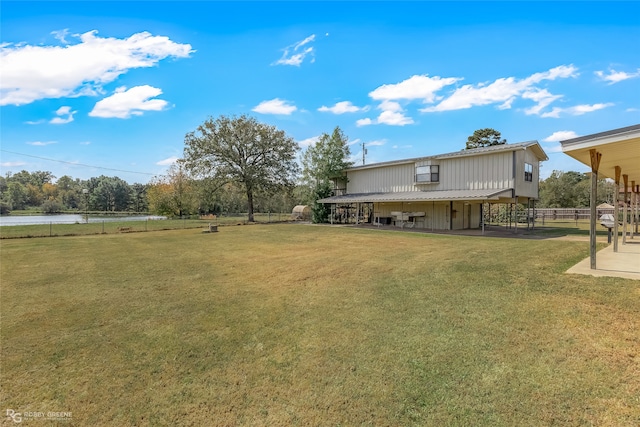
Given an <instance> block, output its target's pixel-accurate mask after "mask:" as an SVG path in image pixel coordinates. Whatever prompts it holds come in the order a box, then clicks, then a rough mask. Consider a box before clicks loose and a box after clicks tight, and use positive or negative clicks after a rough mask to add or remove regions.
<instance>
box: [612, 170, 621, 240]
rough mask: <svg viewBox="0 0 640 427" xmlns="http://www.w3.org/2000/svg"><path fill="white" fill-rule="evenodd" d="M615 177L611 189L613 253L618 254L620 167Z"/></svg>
mask: <svg viewBox="0 0 640 427" xmlns="http://www.w3.org/2000/svg"><path fill="white" fill-rule="evenodd" d="M615 171H616V176H615V179H614V184H615V185H614V189H613V219H614V221H613V252H618V218H619V216H620V206H619V205H620V203H618V197H620V173H621V172H622V169H621V168H620V166H616V168H615Z"/></svg>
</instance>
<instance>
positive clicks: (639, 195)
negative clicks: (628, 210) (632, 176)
mask: <svg viewBox="0 0 640 427" xmlns="http://www.w3.org/2000/svg"><path fill="white" fill-rule="evenodd" d="M634 191H635V194H636V234H638V222H640V217H639V216H638V215H639V214H640V185H636V188H635V190H634Z"/></svg>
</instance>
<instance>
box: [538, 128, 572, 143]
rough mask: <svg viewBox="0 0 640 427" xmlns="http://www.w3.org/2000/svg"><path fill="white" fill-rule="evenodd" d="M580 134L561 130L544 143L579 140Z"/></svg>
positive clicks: (547, 138)
mask: <svg viewBox="0 0 640 427" xmlns="http://www.w3.org/2000/svg"><path fill="white" fill-rule="evenodd" d="M577 137H578V134H577V133H575V132H574V131H572V130H559V131H557V132H554V133H552V134H551V135H549V136H548V137H546V138H545V139H543V140H542V141H544V142H559V141H565V140H567V139H573V138H577Z"/></svg>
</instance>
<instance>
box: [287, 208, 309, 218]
mask: <svg viewBox="0 0 640 427" xmlns="http://www.w3.org/2000/svg"><path fill="white" fill-rule="evenodd" d="M291 219H293V220H294V221H310V220H311V206H308V205H296V206H294V207H293V211H291Z"/></svg>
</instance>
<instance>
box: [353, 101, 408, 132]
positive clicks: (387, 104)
mask: <svg viewBox="0 0 640 427" xmlns="http://www.w3.org/2000/svg"><path fill="white" fill-rule="evenodd" d="M378 109H379V110H382V113H380V115H379V116H378V117H377V118H376V119H375V120H371V119H369V118H366V119H361V120H358V121H356V125H357V126H367V125H372V124H379V125H389V126H404V125H410V124H412V123H414V121H413V119H412V118H411V117H408V116H406V115H405V114H404V109H403V108H402V106H401V105H400V103H398V102H396V101H389V100H384V101H382V102H381V103H380V105H379V106H378Z"/></svg>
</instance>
